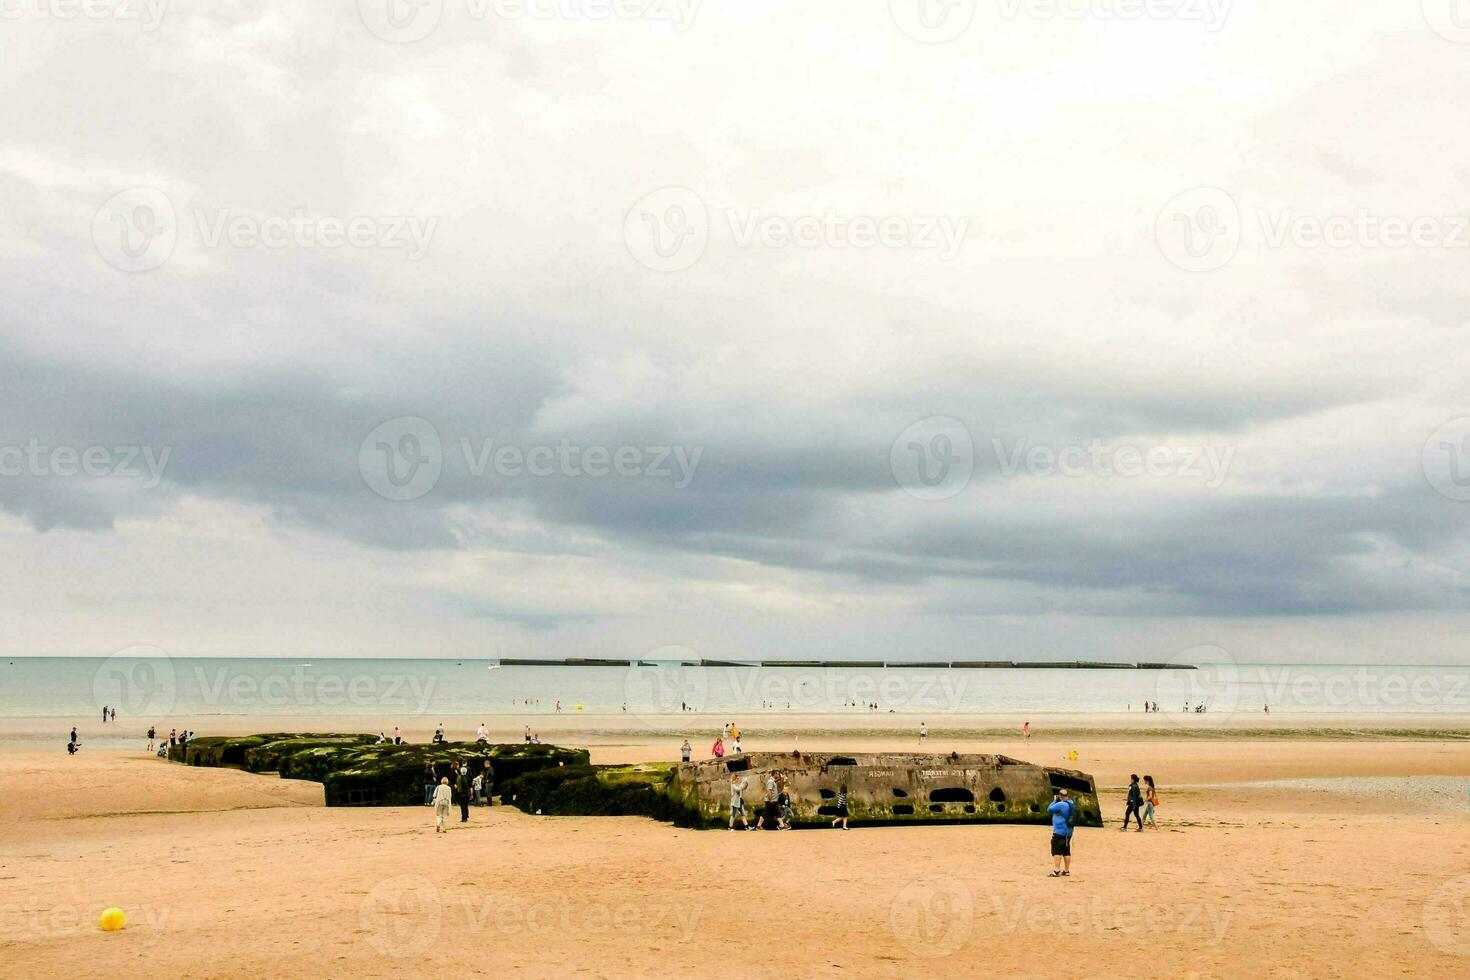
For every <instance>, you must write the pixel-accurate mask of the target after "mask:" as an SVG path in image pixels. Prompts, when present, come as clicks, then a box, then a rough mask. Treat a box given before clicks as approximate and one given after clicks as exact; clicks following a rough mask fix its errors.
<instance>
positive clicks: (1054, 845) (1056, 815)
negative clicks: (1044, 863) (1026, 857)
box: [1046, 789, 1077, 878]
mask: <svg viewBox="0 0 1470 980" xmlns="http://www.w3.org/2000/svg"><path fill="white" fill-rule="evenodd" d="M1076 806H1077V804H1075V803H1073V802H1072V801H1071V800H1069V799H1067V791H1066V790H1064V789H1063V790H1058V791H1057V794H1056V796H1055V797H1054V798H1053V799H1052V803H1051V806H1049V807H1047V808H1046V812H1047V813H1050V814H1051V861H1052V865H1053V869H1052V873H1051V876H1052V877H1053V878H1066V877H1069V876H1070V875H1071V874H1072V824H1074V823H1076V818H1075V817H1074V816H1073V812H1074V809H1073V808H1074V807H1076Z"/></svg>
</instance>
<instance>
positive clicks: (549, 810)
mask: <svg viewBox="0 0 1470 980" xmlns="http://www.w3.org/2000/svg"><path fill="white" fill-rule="evenodd" d="M673 768H674V766H673V764H672V763H654V764H649V765H638V766H576V767H572V766H568V767H564V768H557V769H545V770H542V771H539V772H530V773H526V774H525V775H523V776H520V777H518V778H516V779H513V780H510V781H508V782H505V783H502V784H501V789H500V798H501V802H503V803H507V804H510V805H512V806H515V807H517V808H519V809H521V810H523V811H525V812H526V813H540V814H542V815H544V816H593V817H604V816H617V817H625V816H637V817H651V818H652V819H654V820H663V821H667V822H670V823H674V824H677V825H678V826H681V827H701V826H704V824H705V821H704V818H703V817H702V816H701V815H700V813H699V810H698V808H697V807H692V806H690V805H689V804H688V802H687V801H686V800H684V799H683V798H682V796H680V795H678V794H676V793H673V792H670V789H671V785H672V783H673Z"/></svg>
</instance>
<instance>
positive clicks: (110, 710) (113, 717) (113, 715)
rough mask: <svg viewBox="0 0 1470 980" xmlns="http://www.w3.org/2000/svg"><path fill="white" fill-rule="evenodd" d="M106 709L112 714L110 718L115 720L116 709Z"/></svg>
mask: <svg viewBox="0 0 1470 980" xmlns="http://www.w3.org/2000/svg"><path fill="white" fill-rule="evenodd" d="M108 711H109V712H110V713H111V714H112V720H113V721H117V709H116V708H109V709H108Z"/></svg>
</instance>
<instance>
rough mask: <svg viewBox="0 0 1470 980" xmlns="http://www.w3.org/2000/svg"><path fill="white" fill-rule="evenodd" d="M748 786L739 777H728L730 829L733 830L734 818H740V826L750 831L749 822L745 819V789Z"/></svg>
mask: <svg viewBox="0 0 1470 980" xmlns="http://www.w3.org/2000/svg"><path fill="white" fill-rule="evenodd" d="M749 785H750V784H749V783H748V782H746V781H745V780H744V779H741V778H740V777H739V776H731V777H730V829H731V830H734V829H735V818H736V817H739V818H740V826H742V827H744V828H745V829H746V830H749V829H750V821H749V820H747V819H745V789H746V787H747V786H749Z"/></svg>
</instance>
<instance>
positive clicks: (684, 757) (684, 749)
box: [679, 738, 694, 762]
mask: <svg viewBox="0 0 1470 980" xmlns="http://www.w3.org/2000/svg"><path fill="white" fill-rule="evenodd" d="M693 751H694V750H693V749H691V748H690V747H689V739H687V738H686V739H685V740H684V744H683V745H681V746H679V759H680V760H681V761H683V762H688V761H689V753H691V752H693Z"/></svg>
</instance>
